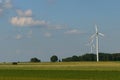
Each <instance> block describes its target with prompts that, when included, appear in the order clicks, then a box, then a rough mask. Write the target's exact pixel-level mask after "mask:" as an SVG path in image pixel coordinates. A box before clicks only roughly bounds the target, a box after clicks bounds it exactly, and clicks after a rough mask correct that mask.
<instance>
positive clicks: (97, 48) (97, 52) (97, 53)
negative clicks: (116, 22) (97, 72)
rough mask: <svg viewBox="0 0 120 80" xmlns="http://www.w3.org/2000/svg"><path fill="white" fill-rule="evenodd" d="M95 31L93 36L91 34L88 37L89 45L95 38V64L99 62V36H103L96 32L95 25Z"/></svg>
mask: <svg viewBox="0 0 120 80" xmlns="http://www.w3.org/2000/svg"><path fill="white" fill-rule="evenodd" d="M95 30H96V32H95V34H93V35H92V36H91V37H90V40H91V43H92V42H93V40H94V38H96V46H95V47H96V55H97V62H99V35H100V36H104V34H102V33H99V32H98V27H97V25H95Z"/></svg>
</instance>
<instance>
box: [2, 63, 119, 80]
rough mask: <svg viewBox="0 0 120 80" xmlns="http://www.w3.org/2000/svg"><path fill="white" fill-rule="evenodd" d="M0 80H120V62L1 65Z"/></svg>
mask: <svg viewBox="0 0 120 80" xmlns="http://www.w3.org/2000/svg"><path fill="white" fill-rule="evenodd" d="M0 80H120V62H57V63H45V62H44V63H18V64H17V65H12V64H11V63H4V64H3V63H1V64H0Z"/></svg>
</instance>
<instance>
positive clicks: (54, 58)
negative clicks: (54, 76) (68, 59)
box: [50, 55, 58, 62]
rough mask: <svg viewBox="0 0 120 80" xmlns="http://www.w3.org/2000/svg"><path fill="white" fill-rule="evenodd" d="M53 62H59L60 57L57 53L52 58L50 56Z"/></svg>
mask: <svg viewBox="0 0 120 80" xmlns="http://www.w3.org/2000/svg"><path fill="white" fill-rule="evenodd" d="M50 60H51V62H57V61H58V57H57V56H56V55H53V56H52V57H51V58H50Z"/></svg>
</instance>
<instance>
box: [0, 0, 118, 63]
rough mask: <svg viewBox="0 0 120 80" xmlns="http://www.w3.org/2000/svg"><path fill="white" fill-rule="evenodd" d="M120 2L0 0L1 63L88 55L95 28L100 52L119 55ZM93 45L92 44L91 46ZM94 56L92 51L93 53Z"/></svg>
mask: <svg viewBox="0 0 120 80" xmlns="http://www.w3.org/2000/svg"><path fill="white" fill-rule="evenodd" d="M119 3H120V0H0V26H1V27H0V44H1V45H0V62H8V61H29V60H30V58H32V57H37V58H39V59H41V61H49V58H50V57H51V56H52V55H57V56H58V57H59V58H60V59H61V58H65V57H69V56H73V55H78V56H79V55H82V54H84V53H88V52H90V45H89V46H88V45H86V44H88V42H89V38H90V36H91V35H92V34H94V32H95V29H94V26H95V24H97V25H98V28H99V31H100V32H101V33H103V34H105V36H104V37H100V42H99V43H100V45H99V46H100V48H99V51H100V52H110V53H116V52H120V44H119V41H120V37H119V34H120V31H119V30H120V5H119ZM93 44H95V41H94V42H93ZM93 52H95V49H93Z"/></svg>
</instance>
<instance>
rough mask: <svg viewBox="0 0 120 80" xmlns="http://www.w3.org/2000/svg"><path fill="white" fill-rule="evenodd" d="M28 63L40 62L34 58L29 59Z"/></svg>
mask: <svg viewBox="0 0 120 80" xmlns="http://www.w3.org/2000/svg"><path fill="white" fill-rule="evenodd" d="M30 62H41V60H40V59H38V58H36V57H34V58H31V59H30Z"/></svg>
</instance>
